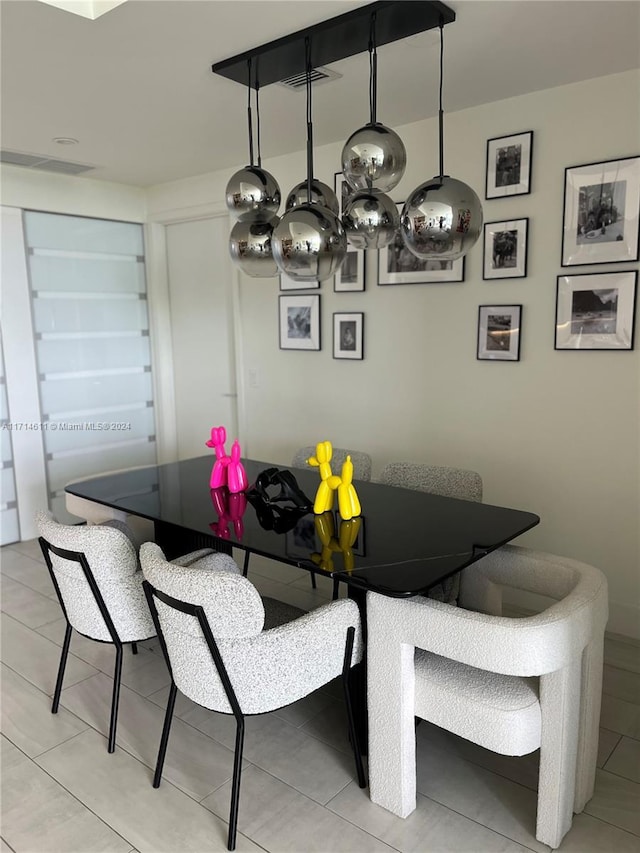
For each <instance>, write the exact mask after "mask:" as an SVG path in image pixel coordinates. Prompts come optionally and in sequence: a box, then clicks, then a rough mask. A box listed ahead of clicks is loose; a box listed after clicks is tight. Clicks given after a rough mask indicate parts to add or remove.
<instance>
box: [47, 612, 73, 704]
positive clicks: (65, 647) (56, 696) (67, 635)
mask: <svg viewBox="0 0 640 853" xmlns="http://www.w3.org/2000/svg"><path fill="white" fill-rule="evenodd" d="M72 630H73V629H72V628H71V625H70V624H69V623H68V622H67V628H66V630H65V632H64V642H63V643H62V654H61V655H60V665H59V667H58V677H57V678H56V688H55V691H54V693H53V704H52V705H51V713H52V714H57V713H58V705H59V704H60V693H61V692H62V681H63V679H64V670H65V667H66V665H67V655H68V654H69V644H70V643H71V631H72Z"/></svg>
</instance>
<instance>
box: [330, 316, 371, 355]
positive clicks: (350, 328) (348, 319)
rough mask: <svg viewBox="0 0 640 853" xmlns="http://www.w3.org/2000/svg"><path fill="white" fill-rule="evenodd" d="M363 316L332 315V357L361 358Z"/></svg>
mask: <svg viewBox="0 0 640 853" xmlns="http://www.w3.org/2000/svg"><path fill="white" fill-rule="evenodd" d="M363 342H364V314H362V313H351V314H346V313H344V314H334V315H333V357H334V358H353V359H362V358H363Z"/></svg>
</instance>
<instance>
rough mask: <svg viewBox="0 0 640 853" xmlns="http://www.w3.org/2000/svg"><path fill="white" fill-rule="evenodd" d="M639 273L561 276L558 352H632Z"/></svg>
mask: <svg viewBox="0 0 640 853" xmlns="http://www.w3.org/2000/svg"><path fill="white" fill-rule="evenodd" d="M637 289H638V271H637V270H632V271H629V272H604V273H574V274H573V275H559V276H558V287H557V293H556V341H555V348H556V349H576V350H584V349H589V350H613V349H618V350H632V349H633V336H634V327H635V313H636V312H635V306H636V291H637Z"/></svg>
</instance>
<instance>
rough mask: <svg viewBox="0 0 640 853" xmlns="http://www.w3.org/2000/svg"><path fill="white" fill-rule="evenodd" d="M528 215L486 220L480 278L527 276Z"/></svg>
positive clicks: (487, 279)
mask: <svg viewBox="0 0 640 853" xmlns="http://www.w3.org/2000/svg"><path fill="white" fill-rule="evenodd" d="M528 249H529V217H528V216H526V217H524V218H522V219H509V220H502V221H499V222H485V224H484V236H483V260H482V278H483V279H484V280H485V281H490V280H494V279H504V278H526V276H527V256H528Z"/></svg>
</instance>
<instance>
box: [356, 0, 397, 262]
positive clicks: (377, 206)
mask: <svg viewBox="0 0 640 853" xmlns="http://www.w3.org/2000/svg"><path fill="white" fill-rule="evenodd" d="M375 26H376V16H375V12H374V14H373V15H372V16H371V26H370V33H369V114H370V121H369V124H368V125H366V126H365V127H363V128H361V129H360V130H356V132H355V133H353V134H352V135H351V136H350V137H349V139H348V140H347V142H346V144H345V146H344V148H343V150H342V168H343V174H344V176H345V178H346V180H347V181H348V183H349V185H350V186H351V187H353V188H356V192H355V194H353V195H352V196H351V197H350V198H349V199H348V200H347V203H346V204H345V206H344V210H343V211H342V224H343V225H344V227H345V231H346V232H347V240H348V241H349V242H350V243H351V245H352V246H355V247H356V249H383V248H384V247H385V246H387V245H388V244H389V243H390V242H391V241H392V240H393V238H394V234H395V232H396V230H397V228H398V225H399V224H400V217H399V214H398V208H397V207H396V205H395V202H393V201H392V199H390V198H389V196H388V195H386V193H385V192H383V190H384V189H391V188H392V187H394V186H395V185H396V184H397V183H398V181H399V180H400V178H401V177H402V175H403V173H404V169H405V165H406V162H407V156H406V151H405V148H404V144H403V143H402V140H401V139H400V137H399V136H398V135H397V134H396V133H394V132H393V131H390V130H389V129H388V128H386V127H384V125H381V124H378V123H377V122H376V111H377V100H378V74H377V68H378V57H377V53H376V32H375ZM390 134H393V136H394V137H395V141H393V140H392V137H391V136H390ZM383 137H384V138H385V140H386V141H385V146H386V147H385V146H383V145H382V143H381V142H380V140H382V139H383ZM372 140H374V141H373V142H372ZM387 143H389V144H387ZM396 143H399V144H400V146H401V147H400V148H399V147H398V145H397V144H396ZM374 161H375V164H374Z"/></svg>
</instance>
